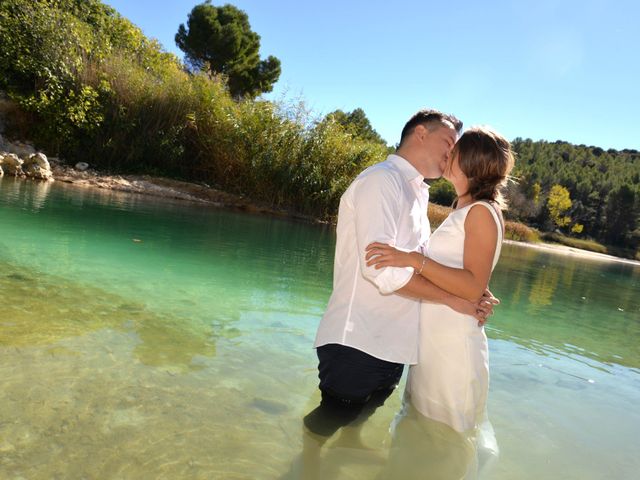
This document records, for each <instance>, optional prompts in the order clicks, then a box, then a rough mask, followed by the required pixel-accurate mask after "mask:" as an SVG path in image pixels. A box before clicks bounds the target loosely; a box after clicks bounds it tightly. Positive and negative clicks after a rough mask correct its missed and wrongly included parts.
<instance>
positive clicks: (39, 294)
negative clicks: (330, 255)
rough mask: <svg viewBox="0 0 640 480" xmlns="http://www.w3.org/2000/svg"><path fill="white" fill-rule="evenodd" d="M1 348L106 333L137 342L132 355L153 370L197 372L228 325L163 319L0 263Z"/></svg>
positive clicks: (228, 334) (227, 334)
mask: <svg viewBox="0 0 640 480" xmlns="http://www.w3.org/2000/svg"><path fill="white" fill-rule="evenodd" d="M0 271H1V272H3V273H2V274H0V291H1V292H3V294H2V307H1V309H0V310H1V311H2V317H1V320H0V326H1V329H0V347H42V346H46V345H53V344H56V343H57V342H59V341H60V340H64V339H66V338H69V337H75V336H81V335H86V334H88V333H91V332H95V331H98V330H102V329H109V330H113V331H116V332H123V333H127V334H129V335H134V336H135V337H136V346H135V348H134V350H133V352H134V354H135V356H136V358H138V360H139V361H140V362H142V363H143V364H145V365H149V366H161V365H164V366H168V367H173V368H177V369H189V368H194V365H193V364H192V360H193V358H194V357H195V356H205V357H212V356H215V354H216V339H218V338H223V337H224V338H233V336H234V335H235V334H234V333H233V332H234V330H233V329H232V328H231V327H229V326H228V325H217V326H216V327H217V328H214V326H212V325H203V324H197V323H194V322H191V321H186V320H185V319H181V318H175V317H171V316H169V315H158V314H156V313H153V312H151V311H149V310H148V309H147V308H146V306H145V305H144V303H132V302H130V301H128V300H127V299H125V298H122V297H119V296H117V295H114V294H113V293H110V292H107V291H105V290H102V289H99V288H96V287H92V286H86V285H79V284H77V283H74V282H70V281H68V280H65V279H62V278H59V277H55V276H47V275H43V274H41V273H38V272H36V271H31V270H27V269H25V268H20V269H17V268H15V267H13V266H11V265H9V264H6V263H0Z"/></svg>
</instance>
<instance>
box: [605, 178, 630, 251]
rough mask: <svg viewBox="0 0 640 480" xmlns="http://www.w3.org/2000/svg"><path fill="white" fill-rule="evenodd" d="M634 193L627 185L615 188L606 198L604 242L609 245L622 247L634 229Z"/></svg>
mask: <svg viewBox="0 0 640 480" xmlns="http://www.w3.org/2000/svg"><path fill="white" fill-rule="evenodd" d="M635 205H636V192H635V191H634V190H632V189H631V188H630V187H629V186H627V185H622V186H620V187H619V188H616V189H615V190H613V191H612V192H611V193H609V196H608V198H607V207H606V218H607V223H606V227H605V240H606V241H607V242H608V243H609V244H611V245H620V246H622V245H624V244H625V243H626V240H627V239H628V238H630V237H631V234H632V232H633V231H634V229H635V228H636V222H637V219H638V213H637V211H636V209H635Z"/></svg>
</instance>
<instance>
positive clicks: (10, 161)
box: [2, 153, 24, 177]
mask: <svg viewBox="0 0 640 480" xmlns="http://www.w3.org/2000/svg"><path fill="white" fill-rule="evenodd" d="M22 163H23V162H22V160H20V159H19V158H18V156H17V155H16V154H15V153H9V154H7V155H5V156H4V158H3V159H2V167H3V168H4V169H5V170H6V171H7V174H8V175H14V176H16V177H18V176H20V175H24V172H23V171H22Z"/></svg>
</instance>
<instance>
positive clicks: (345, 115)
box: [325, 108, 386, 145]
mask: <svg viewBox="0 0 640 480" xmlns="http://www.w3.org/2000/svg"><path fill="white" fill-rule="evenodd" d="M325 118H326V120H331V121H334V122H336V123H338V124H340V125H341V126H342V128H344V129H345V130H346V131H347V132H349V133H350V134H351V135H353V136H354V137H358V138H361V139H362V140H366V141H368V142H375V143H380V144H382V145H386V142H385V141H384V139H383V138H382V137H381V136H380V134H379V133H378V132H376V131H375V130H374V129H373V127H372V126H371V122H370V121H369V119H368V118H367V114H366V113H364V110H363V109H361V108H356V109H355V110H353V111H351V112H344V111H343V110H335V111H333V112H331V113H329V114H327V116H326V117H325Z"/></svg>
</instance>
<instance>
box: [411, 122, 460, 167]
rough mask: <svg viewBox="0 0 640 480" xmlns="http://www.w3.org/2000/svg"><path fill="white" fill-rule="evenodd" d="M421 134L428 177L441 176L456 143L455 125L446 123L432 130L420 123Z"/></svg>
mask: <svg viewBox="0 0 640 480" xmlns="http://www.w3.org/2000/svg"><path fill="white" fill-rule="evenodd" d="M416 128H421V131H419V132H418V134H419V135H420V138H421V141H422V145H423V151H424V167H425V168H424V171H425V173H427V175H424V176H425V177H427V178H439V177H441V176H442V172H444V169H445V168H446V167H447V165H448V163H449V160H450V156H451V150H453V146H454V145H455V144H456V140H457V139H458V134H457V133H456V130H455V129H454V128H453V125H450V124H446V125H442V126H440V127H437V128H436V129H435V130H433V131H431V130H429V129H428V128H426V127H424V126H422V125H420V126H419V127H416Z"/></svg>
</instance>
